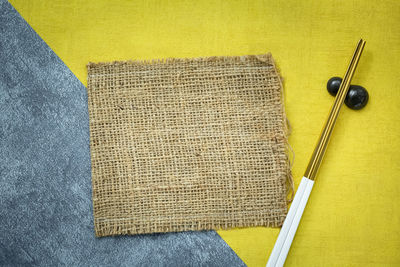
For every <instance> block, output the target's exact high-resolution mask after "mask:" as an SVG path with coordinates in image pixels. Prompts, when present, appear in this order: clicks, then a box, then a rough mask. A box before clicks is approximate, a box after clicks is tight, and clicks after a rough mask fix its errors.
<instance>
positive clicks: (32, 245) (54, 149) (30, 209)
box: [0, 0, 244, 266]
mask: <svg viewBox="0 0 400 267" xmlns="http://www.w3.org/2000/svg"><path fill="white" fill-rule="evenodd" d="M0 63H1V64H0V149H1V150H0V265H95V266H100V265H145V266H153V265H156V266H160V265H175V266H176V265H179V266H182V265H190V266H193V265H195V266H197V265H215V266H240V265H244V264H243V262H242V261H241V260H240V259H239V258H238V257H237V256H236V254H235V253H234V252H233V251H232V250H231V249H230V247H229V246H228V245H227V244H226V243H225V242H224V241H223V240H222V239H221V238H220V237H219V236H218V235H217V234H216V233H215V232H213V231H210V232H185V233H171V234H157V235H140V236H123V237H109V238H95V237H94V229H93V217H92V201H91V180H90V179H91V178H90V154H89V127H88V112H87V95H86V88H85V87H84V86H83V85H82V84H81V83H80V82H79V81H78V79H77V78H76V77H75V76H74V75H73V74H72V73H71V72H70V71H69V69H68V68H67V67H66V66H65V65H64V64H63V62H62V61H61V60H60V59H59V58H58V57H57V56H56V55H55V54H54V53H53V52H52V50H51V49H50V48H49V47H48V46H47V45H46V44H45V43H44V42H43V41H42V40H41V39H40V38H39V37H38V35H37V34H36V33H35V32H34V31H33V30H32V29H31V28H30V27H29V25H28V24H27V23H26V22H25V21H24V20H23V19H22V18H21V17H20V16H19V14H18V13H17V12H16V11H15V10H14V9H13V8H12V6H11V5H10V4H9V3H8V2H6V1H5V0H0Z"/></svg>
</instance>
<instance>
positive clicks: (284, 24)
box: [11, 0, 400, 266]
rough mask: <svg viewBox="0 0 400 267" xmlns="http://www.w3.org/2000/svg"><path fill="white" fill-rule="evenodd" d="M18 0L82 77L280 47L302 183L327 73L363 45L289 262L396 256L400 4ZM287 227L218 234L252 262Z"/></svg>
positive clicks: (326, 101) (323, 108)
mask: <svg viewBox="0 0 400 267" xmlns="http://www.w3.org/2000/svg"><path fill="white" fill-rule="evenodd" d="M11 3H12V4H13V5H14V7H15V8H16V9H17V10H18V11H19V12H20V13H21V14H22V16H23V17H24V18H25V19H26V20H27V21H28V22H29V24H30V25H31V26H32V27H33V29H34V30H36V32H37V33H38V34H39V35H40V36H41V37H42V38H43V39H44V41H45V42H46V43H47V44H48V45H49V46H50V47H51V48H52V49H53V50H54V51H55V53H57V55H58V56H59V57H60V58H61V59H62V60H63V61H64V62H65V64H66V65H67V66H68V67H69V68H70V69H71V71H72V72H73V73H74V74H75V75H76V76H77V77H78V78H79V79H80V80H81V81H82V83H84V84H86V67H85V65H86V64H87V63H88V62H89V61H95V62H96V61H112V60H126V59H150V58H165V57H199V56H212V55H244V54H260V53H265V52H268V51H270V52H272V54H273V56H274V58H275V60H276V61H277V64H278V66H279V68H280V69H281V74H282V76H283V77H284V86H285V98H286V111H287V116H288V118H289V120H290V122H291V124H292V128H293V131H292V135H291V137H290V144H291V145H292V147H293V149H294V151H295V155H296V157H295V163H294V166H293V176H294V179H295V185H296V188H297V186H298V183H299V182H300V179H301V177H302V175H303V172H304V170H305V167H306V165H307V162H308V159H309V157H310V155H311V152H312V149H313V147H314V145H315V143H316V140H317V137H318V135H319V133H320V130H321V128H322V125H323V123H324V121H325V119H326V116H327V113H328V111H329V108H330V107H331V105H332V103H333V97H331V96H330V95H329V94H328V93H327V91H326V81H327V80H328V79H329V78H330V77H332V76H342V75H343V73H344V72H345V69H346V67H347V64H348V61H349V58H350V56H351V54H352V52H353V50H354V48H355V45H356V43H357V41H358V39H359V38H360V37H362V38H364V39H365V40H366V41H367V45H366V47H365V51H364V54H363V56H362V58H361V61H360V64H359V67H358V70H357V72H356V75H355V77H354V79H353V84H360V85H363V86H364V87H366V88H367V89H368V91H369V93H370V102H369V103H368V105H367V107H366V108H365V109H363V110H361V111H352V110H350V109H348V108H347V107H343V109H342V112H341V115H340V117H339V120H338V122H337V126H336V129H335V132H334V134H333V139H332V141H331V144H330V147H329V149H328V152H327V154H326V157H325V161H324V163H323V165H322V168H321V171H320V173H319V178H318V179H317V182H316V184H315V187H314V190H313V192H312V194H311V197H310V202H309V204H308V206H307V209H306V211H305V213H304V216H303V219H302V222H301V224H300V226H299V229H298V232H297V235H296V238H295V240H294V242H293V245H292V249H291V251H290V253H289V255H288V259H287V266H343V265H346V266H348V265H350V266H368V265H399V264H400V203H399V200H400V198H399V195H400V163H399V162H400V153H399V149H400V115H399V114H400V106H399V105H400V79H399V70H400V2H399V1H396V0H393V1H365V0H359V1H358V0H354V1H350V0H347V1H327V0H326V1H295V0H291V1H288V0H285V1H223V0H214V1H171V0H169V1H122V0H121V1H103V0H102V1H99V0H91V1H26V0H12V1H11ZM278 232H279V229H271V228H263V227H258V228H247V229H234V230H228V231H218V233H219V234H220V235H221V236H222V238H223V239H224V240H225V241H226V242H227V243H228V244H229V245H230V246H231V247H232V248H233V249H234V250H235V252H236V253H237V254H238V255H239V256H240V257H241V259H243V261H244V262H245V263H246V264H248V265H249V266H263V265H264V264H265V263H266V262H267V258H268V255H269V253H270V252H271V250H272V247H273V245H274V242H275V239H276V237H277V235H278Z"/></svg>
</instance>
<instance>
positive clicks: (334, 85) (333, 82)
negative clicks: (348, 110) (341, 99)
mask: <svg viewBox="0 0 400 267" xmlns="http://www.w3.org/2000/svg"><path fill="white" fill-rule="evenodd" d="M341 82H342V78H340V77H332V78H330V79H329V81H328V83H327V84H326V88H327V89H328V92H329V93H330V94H331V95H332V96H335V95H336V94H337V92H338V91H339V87H340V83H341Z"/></svg>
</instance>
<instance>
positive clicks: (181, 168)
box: [88, 54, 291, 236]
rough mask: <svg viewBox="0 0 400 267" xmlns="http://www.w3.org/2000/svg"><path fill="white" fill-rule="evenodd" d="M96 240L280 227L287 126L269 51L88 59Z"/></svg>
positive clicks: (287, 177)
mask: <svg viewBox="0 0 400 267" xmlns="http://www.w3.org/2000/svg"><path fill="white" fill-rule="evenodd" d="M88 95H89V114H90V146H91V159H92V184H93V204H94V223H95V232H96V235H97V236H107V235H117V234H141V233H154V232H173V231H187V230H207V229H220V228H224V229H225V228H231V227H243V226H280V225H281V224H282V222H283V220H284V218H285V216H286V212H287V193H288V186H287V182H288V181H289V182H291V178H290V168H289V162H288V156H287V128H286V117H285V112H284V106H283V99H282V84H281V80H280V76H279V74H278V72H277V70H276V67H275V64H274V62H273V59H272V57H271V55H270V54H268V55H258V56H243V57H210V58H196V59H167V60H153V61H128V62H112V63H97V64H94V63H89V64H88Z"/></svg>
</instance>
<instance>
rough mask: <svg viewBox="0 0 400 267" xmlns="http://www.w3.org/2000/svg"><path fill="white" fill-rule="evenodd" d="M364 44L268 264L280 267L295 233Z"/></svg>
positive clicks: (359, 46)
mask: <svg viewBox="0 0 400 267" xmlns="http://www.w3.org/2000/svg"><path fill="white" fill-rule="evenodd" d="M364 46H365V41H364V40H363V39H360V41H359V42H358V44H357V47H356V50H355V51H354V54H353V57H352V58H351V61H350V64H349V67H348V68H347V71H346V73H345V75H344V77H343V80H342V83H341V84H340V88H339V91H338V93H337V95H336V98H335V102H334V103H333V106H332V108H331V111H330V113H329V116H328V120H327V121H326V123H325V126H324V128H323V129H322V133H321V135H320V137H319V139H318V143H317V145H316V147H315V149H314V152H313V154H312V156H311V159H310V162H309V163H308V166H307V169H306V172H305V174H304V177H303V178H302V179H301V182H300V185H299V188H298V189H297V192H296V195H295V196H294V199H293V202H292V205H291V207H290V209H289V212H288V214H287V216H286V219H285V221H284V223H283V226H282V229H281V231H280V232H279V236H278V239H277V240H276V243H275V246H274V248H273V250H272V253H271V255H270V257H269V259H268V263H267V267H273V266H283V264H284V263H285V260H286V256H287V254H288V252H289V249H290V246H291V244H292V241H293V238H294V235H295V234H296V230H297V227H298V226H299V222H300V219H301V216H302V215H303V211H304V208H305V207H306V204H307V201H308V198H309V196H310V193H311V190H312V188H313V185H314V181H315V178H316V176H317V172H318V169H319V167H320V165H321V162H322V159H323V157H324V154H325V151H326V148H327V147H328V143H329V140H330V138H331V135H332V131H333V128H334V127H335V123H336V120H337V117H338V115H339V111H340V108H341V107H342V105H343V102H344V99H345V98H346V95H347V92H348V90H349V87H350V82H351V79H352V78H353V75H354V72H355V70H356V67H357V65H358V61H359V60H360V57H361V54H362V51H363V49H364Z"/></svg>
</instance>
